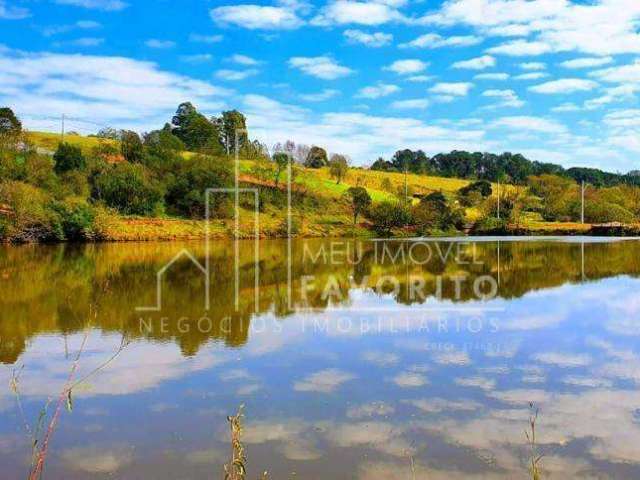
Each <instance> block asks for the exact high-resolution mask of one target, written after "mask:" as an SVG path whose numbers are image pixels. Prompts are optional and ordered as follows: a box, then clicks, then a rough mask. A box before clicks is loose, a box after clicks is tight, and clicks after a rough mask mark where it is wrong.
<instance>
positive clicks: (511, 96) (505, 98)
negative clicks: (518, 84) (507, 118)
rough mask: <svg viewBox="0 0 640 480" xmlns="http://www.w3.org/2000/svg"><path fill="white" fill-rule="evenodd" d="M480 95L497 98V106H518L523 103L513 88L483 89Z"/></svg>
mask: <svg viewBox="0 0 640 480" xmlns="http://www.w3.org/2000/svg"><path fill="white" fill-rule="evenodd" d="M482 96H483V97H489V98H495V99H498V100H499V102H498V103H497V104H496V105H495V106H497V107H515V108H519V107H522V106H523V105H524V102H523V101H522V100H520V98H518V95H517V94H516V92H514V91H513V90H497V89H492V90H485V91H484V92H482Z"/></svg>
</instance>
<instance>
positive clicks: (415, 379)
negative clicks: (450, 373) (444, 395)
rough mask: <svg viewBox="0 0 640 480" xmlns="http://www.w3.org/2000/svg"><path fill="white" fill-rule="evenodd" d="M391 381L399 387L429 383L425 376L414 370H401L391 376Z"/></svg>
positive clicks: (420, 385)
mask: <svg viewBox="0 0 640 480" xmlns="http://www.w3.org/2000/svg"><path fill="white" fill-rule="evenodd" d="M392 381H393V383H395V384H396V385H397V386H399V387H400V388H415V387H422V386H423V385H426V384H428V383H429V381H428V380H427V377H425V376H424V375H422V374H420V373H416V372H401V373H399V374H398V375H396V376H395V377H393V378H392Z"/></svg>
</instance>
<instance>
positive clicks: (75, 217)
mask: <svg viewBox="0 0 640 480" xmlns="http://www.w3.org/2000/svg"><path fill="white" fill-rule="evenodd" d="M54 208H55V210H56V211H57V213H58V215H59V217H60V225H61V227H62V232H63V234H64V238H65V239H67V240H90V239H93V238H94V236H95V235H94V228H93V222H94V219H95V212H94V209H93V207H92V206H91V205H89V204H88V203H87V201H86V200H85V199H83V198H80V197H68V198H66V199H64V200H63V201H61V202H57V203H56V205H55V207H54Z"/></svg>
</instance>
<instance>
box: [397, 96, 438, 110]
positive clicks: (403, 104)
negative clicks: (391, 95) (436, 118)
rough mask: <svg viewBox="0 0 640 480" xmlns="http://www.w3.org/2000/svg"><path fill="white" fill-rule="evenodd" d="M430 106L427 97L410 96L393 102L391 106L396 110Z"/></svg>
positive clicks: (418, 108)
mask: <svg viewBox="0 0 640 480" xmlns="http://www.w3.org/2000/svg"><path fill="white" fill-rule="evenodd" d="M428 106H429V100H427V99H426V98H409V99H407V100H396V101H395V102H392V103H391V108H395V109H396V110H423V109H425V108H427V107H428Z"/></svg>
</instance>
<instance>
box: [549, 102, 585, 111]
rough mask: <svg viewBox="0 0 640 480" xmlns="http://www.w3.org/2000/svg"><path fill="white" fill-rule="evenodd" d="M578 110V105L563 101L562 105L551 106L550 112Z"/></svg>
mask: <svg viewBox="0 0 640 480" xmlns="http://www.w3.org/2000/svg"><path fill="white" fill-rule="evenodd" d="M579 110H580V107H578V106H577V105H576V104H575V103H563V104H562V105H558V106H557V107H553V108H552V109H551V111H552V112H558V113H563V112H577V111H579Z"/></svg>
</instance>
